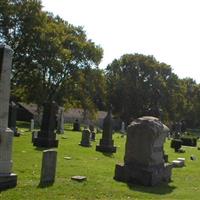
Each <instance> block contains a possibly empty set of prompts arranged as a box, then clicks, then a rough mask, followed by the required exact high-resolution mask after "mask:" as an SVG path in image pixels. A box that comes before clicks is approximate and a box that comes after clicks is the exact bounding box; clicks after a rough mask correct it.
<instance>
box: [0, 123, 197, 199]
mask: <svg viewBox="0 0 200 200" xmlns="http://www.w3.org/2000/svg"><path fill="white" fill-rule="evenodd" d="M19 126H20V127H19V130H21V131H22V133H23V134H22V135H21V136H20V137H14V142H13V172H14V173H16V174H17V175H18V184H17V187H16V188H13V189H9V190H5V191H3V192H1V193H0V199H3V200H4V199H5V200H21V199H24V200H29V199H30V200H43V199H44V200H54V199H55V200H60V199H61V200H64V199H67V200H68V199H69V200H70V199H74V200H79V199H80V200H94V199H102V200H111V199H113V200H120V199H123V200H124V199H130V200H132V199H134V200H136V199H145V200H146V199H152V200H154V199H162V200H173V199H185V200H190V199H192V200H195V199H196V200H199V198H200V151H198V150H197V148H193V147H183V149H185V150H186V153H174V150H173V149H171V148H170V141H169V140H166V143H165V152H166V153H167V154H168V155H169V160H170V161H172V160H173V159H176V158H178V157H185V158H186V166H185V167H183V168H174V169H173V172H172V182H170V183H169V184H161V185H160V186H156V187H144V186H138V185H132V186H130V185H127V184H126V183H122V182H117V181H115V180H114V179H113V176H114V169H115V164H116V163H119V162H123V156H124V144H125V140H126V138H121V137H120V135H119V134H114V140H115V145H116V146H117V147H118V148H117V153H116V154H113V155H112V156H108V155H104V154H102V153H100V152H96V151H95V147H96V144H98V143H99V139H100V138H101V134H98V135H97V141H96V142H93V143H92V144H93V145H92V147H91V148H86V147H81V146H79V145H78V144H79V142H80V139H81V133H80V132H72V131H70V129H71V125H66V127H65V128H66V131H65V134H64V135H59V136H58V138H59V147H58V149H57V151H58V160H57V170H56V171H57V173H56V181H55V183H54V184H53V185H52V186H49V187H46V188H40V187H38V185H39V181H40V169H41V159H42V151H41V150H37V149H35V147H33V145H32V143H31V133H30V132H29V131H28V126H25V128H22V127H24V124H19ZM63 136H64V137H63ZM191 155H195V156H196V157H197V160H195V161H192V160H190V156H191ZM65 156H70V157H71V160H66V159H64V157H65ZM74 175H84V176H87V181H85V182H82V183H81V182H76V181H73V180H71V177H72V176H74Z"/></svg>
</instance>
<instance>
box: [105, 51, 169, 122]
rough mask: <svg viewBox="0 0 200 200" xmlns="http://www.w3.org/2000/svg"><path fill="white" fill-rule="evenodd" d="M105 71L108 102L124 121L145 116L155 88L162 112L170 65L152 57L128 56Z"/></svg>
mask: <svg viewBox="0 0 200 200" xmlns="http://www.w3.org/2000/svg"><path fill="white" fill-rule="evenodd" d="M106 72H107V73H106V75H107V81H108V87H109V89H108V91H109V92H108V93H109V94H110V97H109V98H110V101H111V102H112V104H113V105H114V108H115V112H116V113H120V114H121V117H122V118H123V119H124V120H126V121H129V120H130V119H131V118H136V117H139V116H142V115H144V114H146V113H147V111H148V109H149V108H150V107H152V106H153V104H154V102H155V101H156V96H155V95H154V94H155V91H156V90H157V89H159V90H160V91H161V93H162V97H161V98H162V99H161V100H160V103H161V104H162V108H163V109H165V104H167V103H166V102H165V101H163V100H164V96H165V93H166V92H167V81H168V79H169V78H170V77H171V76H172V75H173V73H172V72H171V68H170V66H168V65H166V64H164V63H159V62H158V61H156V60H155V58H154V57H153V56H144V55H141V54H135V55H132V54H127V55H123V56H122V57H121V58H120V59H119V60H114V61H113V62H112V63H111V64H110V65H108V67H107V70H106Z"/></svg>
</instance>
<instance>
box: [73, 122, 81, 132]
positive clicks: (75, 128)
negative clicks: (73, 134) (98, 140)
mask: <svg viewBox="0 0 200 200" xmlns="http://www.w3.org/2000/svg"><path fill="white" fill-rule="evenodd" d="M73 131H80V123H79V121H78V119H76V120H75V122H74V123H73Z"/></svg>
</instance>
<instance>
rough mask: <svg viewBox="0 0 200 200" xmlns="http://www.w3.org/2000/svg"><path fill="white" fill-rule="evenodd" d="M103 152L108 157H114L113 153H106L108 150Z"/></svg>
mask: <svg viewBox="0 0 200 200" xmlns="http://www.w3.org/2000/svg"><path fill="white" fill-rule="evenodd" d="M102 154H103V155H104V156H106V157H109V158H114V154H113V153H106V152H102Z"/></svg>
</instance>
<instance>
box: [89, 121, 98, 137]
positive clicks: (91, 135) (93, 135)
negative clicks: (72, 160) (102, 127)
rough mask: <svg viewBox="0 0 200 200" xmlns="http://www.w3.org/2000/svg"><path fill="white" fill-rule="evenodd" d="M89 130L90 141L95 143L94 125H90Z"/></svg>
mask: <svg viewBox="0 0 200 200" xmlns="http://www.w3.org/2000/svg"><path fill="white" fill-rule="evenodd" d="M89 129H90V139H91V141H95V139H96V133H95V129H94V125H93V124H90V125H89Z"/></svg>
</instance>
